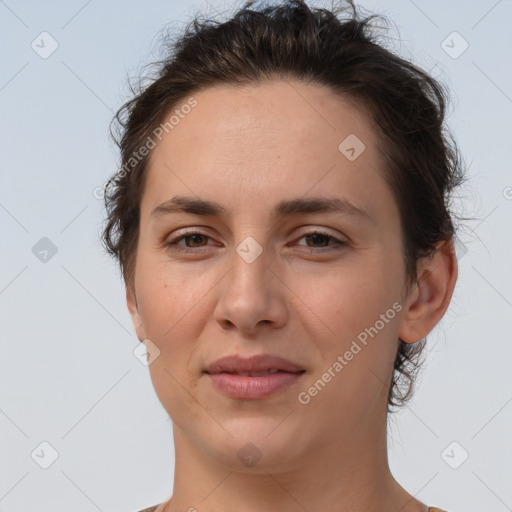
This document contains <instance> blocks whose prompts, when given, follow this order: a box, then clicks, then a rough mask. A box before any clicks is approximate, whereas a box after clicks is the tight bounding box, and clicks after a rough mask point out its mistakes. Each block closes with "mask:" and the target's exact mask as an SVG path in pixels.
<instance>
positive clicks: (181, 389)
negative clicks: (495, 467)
mask: <svg viewBox="0 0 512 512" xmlns="http://www.w3.org/2000/svg"><path fill="white" fill-rule="evenodd" d="M251 5H252V2H249V3H248V4H247V5H246V6H245V8H244V9H241V10H240V11H239V12H237V13H236V14H235V15H234V16H233V18H232V19H230V20H228V21H226V22H224V23H211V22H208V21H205V22H199V21H197V20H196V22H195V24H191V25H190V26H189V29H188V31H187V32H186V33H185V34H184V35H183V37H182V38H181V39H180V40H178V41H177V42H176V43H175V46H174V47H173V48H172V50H171V51H170V53H169V57H168V59H167V60H165V61H164V62H163V63H162V66H161V72H160V74H159V76H158V79H156V80H155V81H154V82H153V83H152V84H151V85H150V86H149V87H147V88H146V89H145V90H143V91H142V92H141V93H140V94H138V95H137V96H136V97H135V98H134V99H132V100H131V101H130V102H129V103H127V104H126V105H125V106H124V107H123V108H122V109H121V110H120V112H119V113H118V115H117V120H118V121H119V122H120V123H121V129H122V130H121V137H120V141H119V144H120V149H121V155H122V166H121V170H120V171H119V172H118V173H117V174H116V175H115V176H114V177H113V178H112V179H111V181H110V182H109V183H108V185H107V187H106V196H105V199H106V207H107V212H108V219H107V224H106V226H105V230H104V233H103V241H104V244H105V247H106V249H107V250H108V251H109V252H110V253H111V254H113V255H114V256H115V257H116V258H118V260H119V263H120V267H121V270H122V273H123V277H124V281H125V284H126V299H127V305H128V308H129V311H130V314H131V317H132V320H133V323H134V327H135V330H136V333H137V336H138V338H139V340H140V341H141V342H144V343H145V344H146V348H147V352H148V362H149V363H150V365H149V368H150V374H151V379H152V381H153V385H154V387H155V391H156V393H157V395H158V397H159V399H160V401H161V403H162V405H163V406H164V408H165V409H166V411H167V412H168V413H169V416H170V417H171V419H172V421H173V434H174V442H175V453H176V466H175V480H174V488H173V494H172V497H171V498H170V499H169V500H168V501H167V502H165V503H161V504H159V505H157V506H153V507H150V508H148V509H146V511H145V512H149V511H155V512H175V511H185V510H188V511H194V510H198V511H199V512H202V511H216V512H219V511H233V510H244V511H248V512H250V511H262V510H265V511H273V510H276V511H277V510H279V511H280V512H283V511H296V510H306V511H316V510H322V511H324V512H331V511H339V510H351V511H358V512H370V511H372V512H373V511H376V510H378V511H379V512H398V511H400V512H427V511H430V512H434V511H439V510H440V509H437V508H435V507H427V505H426V504H424V503H422V502H420V501H419V500H417V499H416V498H414V497H413V496H411V495H410V494H409V493H408V492H407V491H406V490H405V489H404V488H402V487H401V486H400V484H399V483H398V482H397V481H396V480H395V479H394V477H393V476H392V474H391V472H390V469H389V465H388V457H387V447H386V434H387V433H386V427H387V415H388V413H390V412H392V408H393V407H399V406H401V405H403V404H405V403H406V401H407V400H408V399H409V398H410V396H411V393H412V390H413V383H414V377H415V375H416V370H417V369H418V367H419V356H420V354H421V351H422V348H423V346H424V344H425V341H426V336H427V335H428V334H429V332H431V331H432V329H433V328H434V327H435V325H436V324H437V323H438V322H439V320H440V319H441V318H442V317H443V315H444V313H445V311H446V310H447V308H448V305H449V303H450V299H451V296H452V293H453V290H454V287H455V283H456V280H457V260H456V256H455V251H454V244H453V239H454V236H455V230H454V225H453V223H452V214H451V212H450V211H449V210H448V207H447V204H448V201H449V195H450V193H451V191H452V190H453V189H454V188H455V187H456V186H458V185H459V184H460V183H461V182H462V181H463V173H462V171H461V166H460V164H459V160H458V157H457V155H458V153H457V148H456V145H455V144H454V143H453V141H451V139H449V138H448V136H447V134H446V131H445V129H444V108H445V93H444V90H443V88H442V87H441V86H440V85H439V84H438V83H437V82H436V81H434V80H433V79H432V78H431V77H430V76H428V75H427V74H426V73H424V72H423V71H421V70H420V69H418V68H416V67H414V66H413V65H412V64H411V63H409V62H407V61H404V60H402V59H401V58H399V57H397V56H396V55H394V54H392V53H390V52H389V51H387V50H386V49H385V48H384V47H382V46H380V45H379V44H377V43H376V41H375V37H374V36H373V35H372V31H371V30H372V22H373V20H374V18H373V17H369V18H365V19H361V18H360V17H359V15H358V13H357V12H356V9H355V7H354V6H353V5H352V4H350V6H349V7H351V15H350V16H348V17H347V16H345V17H340V16H339V14H340V13H342V12H343V13H346V10H345V9H338V10H334V11H327V10H319V9H316V10H315V9H311V8H309V7H308V6H307V5H306V4H305V3H304V2H303V1H302V0H294V1H288V2H286V3H284V4H282V5H279V6H274V7H264V8H260V9H256V8H255V7H253V8H252V9H251Z"/></svg>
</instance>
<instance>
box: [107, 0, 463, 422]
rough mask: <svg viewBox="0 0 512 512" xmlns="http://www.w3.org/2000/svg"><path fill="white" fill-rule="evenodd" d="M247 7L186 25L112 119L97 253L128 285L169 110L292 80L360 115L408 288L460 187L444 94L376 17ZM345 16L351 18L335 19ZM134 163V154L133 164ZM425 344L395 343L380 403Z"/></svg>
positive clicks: (409, 385)
mask: <svg viewBox="0 0 512 512" xmlns="http://www.w3.org/2000/svg"><path fill="white" fill-rule="evenodd" d="M253 4H254V2H247V3H246V4H245V5H244V7H243V8H241V9H240V10H238V11H237V12H236V13H235V14H234V15H233V16H232V17H231V18H230V19H228V20H227V21H223V22H220V21H215V20H212V19H204V20H201V19H200V18H199V17H196V18H195V19H193V20H192V21H191V22H190V23H189V24H188V25H187V27H186V28H185V30H184V31H183V34H181V36H180V37H179V38H177V39H176V40H175V41H174V43H172V44H170V45H169V47H168V48H167V55H166V57H165V58H164V60H162V61H160V62H158V63H156V64H157V69H158V71H157V74H156V77H154V78H153V81H152V83H151V84H150V85H149V86H147V87H145V88H143V87H141V89H140V92H138V93H137V94H136V95H135V97H134V98H133V99H131V100H130V101H128V102H127V103H125V105H123V106H122V107H121V108H120V109H119V111H118V112H117V114H116V117H115V118H114V120H113V121H114V122H115V123H117V128H118V133H117V135H113V136H114V139H115V140H116V142H117V144H118V146H119V148H120V151H121V157H122V161H121V171H119V172H118V173H117V174H115V175H114V176H113V177H112V178H111V179H110V180H109V182H107V184H106V186H105V206H106V210H107V214H108V215H107V220H106V225H105V227H104V230H103V233H102V242H103V245H104V247H105V249H106V250H107V251H108V252H109V253H110V254H112V255H113V256H115V257H116V258H117V259H118V261H119V264H120V268H121V271H122V274H123V277H124V280H125V284H126V285H127V286H132V285H133V278H134V270H135V262H136V252H137V243H138V235H139V206H140V201H141V197H142V194H143V191H144V182H145V176H146V173H145V169H146V166H147V162H148V156H147V155H141V148H143V147H144V146H145V145H148V142H149V140H150V139H151V138H152V137H153V138H154V135H155V130H157V129H158V126H159V125H161V123H162V122H163V121H164V119H165V118H166V116H168V115H169V112H170V110H171V109H172V108H175V107H176V106H177V105H179V104H180V103H181V102H185V100H186V99H187V98H190V96H191V95H192V94H193V93H194V92H197V91H199V90H200V89H204V88H206V87H209V86H213V85H216V84H231V85H236V84H255V85H257V84H259V83H261V82H262V81H264V80H267V79H275V78H277V79H285V80H286V79H298V80H302V81H306V82H311V83H317V84H320V85H326V86H328V87H329V88H330V89H331V90H332V91H333V92H334V93H336V94H339V95H340V96H341V97H342V98H346V99H347V100H350V101H352V102H355V104H356V105H358V106H359V108H360V110H361V111H363V110H364V111H365V112H368V113H369V115H370V117H371V119H372V120H373V122H374V127H375V131H376V132H377V136H378V138H379V150H380V152H381V154H382V156H383V160H384V162H385V163H386V169H385V178H386V180H387V183H388V185H389V187H390V189H391V190H392V192H393V194H394V197H395V200H396V202H397V205H398V206H399V210H400V216H401V225H402V246H403V257H404V263H405V277H406V287H407V288H409V286H411V285H412V284H413V283H415V282H416V280H417V277H418V276H417V268H416V265H417V262H418V260H419V259H420V258H422V257H427V256H430V255H432V254H433V252H434V251H435V245H436V243H438V242H439V241H449V240H451V239H453V237H454V236H455V226H454V223H453V221H452V214H451V212H450V211H449V207H448V205H449V201H450V195H451V192H452V190H453V189H454V188H455V187H456V186H458V185H460V184H461V183H462V182H463V181H464V179H465V178H464V174H463V172H462V165H461V163H460V157H459V152H458V149H457V146H456V144H455V142H454V140H453V138H452V136H451V135H450V133H449V132H448V130H447V129H446V127H445V123H444V118H445V110H446V103H447V98H448V94H447V92H446V90H445V88H444V86H443V85H442V84H440V83H439V82H438V81H436V80H435V79H433V78H432V77H431V76H430V75H429V74H428V73H426V72H424V71H423V70H421V69H419V68H418V67H416V66H415V65H413V64H412V63H411V62H409V61H407V60H404V59H403V58H401V57H399V56H397V55H396V54H394V53H393V52H391V51H389V50H387V49H386V48H385V47H384V45H383V44H380V43H378V41H377V39H378V36H377V35H376V34H377V33H378V30H376V29H378V28H379V27H377V25H376V24H375V21H378V20H381V21H384V22H386V20H385V18H382V16H376V15H371V16H367V17H364V18H361V17H360V15H359V13H358V12H357V10H356V8H355V6H354V5H353V3H352V2H351V1H348V2H347V3H346V4H345V5H344V6H341V7H337V8H333V9H332V10H326V9H312V8H310V7H308V6H307V5H306V3H305V2H304V1H303V0H287V1H284V2H282V3H280V4H279V5H263V6H261V7H260V8H257V7H255V6H254V5H253ZM348 8H350V9H349V11H350V15H349V16H340V14H341V13H344V14H345V13H347V12H348ZM135 156H136V157H135ZM425 342H426V339H425V340H421V341H419V342H417V343H415V344H410V343H405V342H404V341H402V340H400V345H399V348H398V351H397V355H396V360H395V364H394V371H393V379H392V385H391V387H390V390H389V397H388V411H390V412H391V409H390V407H389V406H400V405H403V404H405V403H406V401H407V400H408V399H409V398H410V397H411V396H412V391H413V385H414V381H415V376H416V371H417V370H418V369H419V367H420V366H421V361H420V355H421V353H422V352H423V348H424V345H425Z"/></svg>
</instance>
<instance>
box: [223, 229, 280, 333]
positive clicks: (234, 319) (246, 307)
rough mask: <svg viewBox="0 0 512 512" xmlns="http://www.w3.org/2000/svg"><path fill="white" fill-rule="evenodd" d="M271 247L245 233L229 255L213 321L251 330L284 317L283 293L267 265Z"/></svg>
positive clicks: (269, 259) (275, 322) (276, 321)
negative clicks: (265, 247) (227, 268)
mask: <svg viewBox="0 0 512 512" xmlns="http://www.w3.org/2000/svg"><path fill="white" fill-rule="evenodd" d="M269 251H270V249H264V247H263V246H262V245H260V243H259V242H258V241H257V240H256V238H254V237H253V236H246V237H245V238H243V239H242V241H241V242H240V243H239V244H238V245H237V246H235V249H234V251H233V252H232V254H231V256H230V257H231V261H230V268H231V271H230V272H229V273H228V275H227V276H226V280H225V281H224V283H223V286H222V287H221V288H220V293H219V296H218V303H217V306H216V311H215V316H216V320H217V321H218V322H219V323H220V324H221V325H222V326H223V327H224V328H226V326H228V325H229V326H231V327H232V326H236V327H238V328H239V329H241V330H244V331H254V329H256V328H257V325H258V324H260V323H261V324H268V323H272V324H275V326H277V325H281V324H282V323H283V322H285V320H286V314H287V313H286V312H287V307H286V304H285V300H286V298H285V296H284V294H283V293H282V290H280V289H279V286H278V285H276V282H275V281H276V280H275V278H274V277H273V274H272V272H270V271H269V269H268V267H269V266H270V265H271V261H272V255H271V254H270V253H269Z"/></svg>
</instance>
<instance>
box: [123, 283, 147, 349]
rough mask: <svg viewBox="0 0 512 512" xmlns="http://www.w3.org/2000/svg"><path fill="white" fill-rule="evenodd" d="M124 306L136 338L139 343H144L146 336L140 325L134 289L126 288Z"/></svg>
mask: <svg viewBox="0 0 512 512" xmlns="http://www.w3.org/2000/svg"><path fill="white" fill-rule="evenodd" d="M126 304H127V306H128V311H129V312H130V315H131V317H132V322H133V326H134V327H135V332H136V334H137V338H139V341H144V340H145V339H146V335H145V333H144V326H143V324H142V318H141V316H140V313H139V307H138V305H137V296H136V294H135V289H134V287H132V286H127V287H126Z"/></svg>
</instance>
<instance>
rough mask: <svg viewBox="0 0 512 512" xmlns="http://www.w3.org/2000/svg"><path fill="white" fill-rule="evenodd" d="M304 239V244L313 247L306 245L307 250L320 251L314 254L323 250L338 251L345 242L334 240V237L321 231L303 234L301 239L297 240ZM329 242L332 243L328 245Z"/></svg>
mask: <svg viewBox="0 0 512 512" xmlns="http://www.w3.org/2000/svg"><path fill="white" fill-rule="evenodd" d="M302 239H305V240H306V244H308V243H311V244H314V245H306V247H308V248H312V249H320V251H316V252H322V251H325V250H328V251H329V250H336V249H339V248H340V247H341V246H343V245H346V242H343V241H342V240H339V239H337V238H335V237H334V236H332V235H330V234H329V233H324V232H323V231H317V230H315V231H311V232H308V233H304V234H303V235H302V237H301V238H300V239H299V240H302ZM329 242H334V243H331V244H329ZM298 245H305V244H298ZM314 252H315V251H314Z"/></svg>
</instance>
